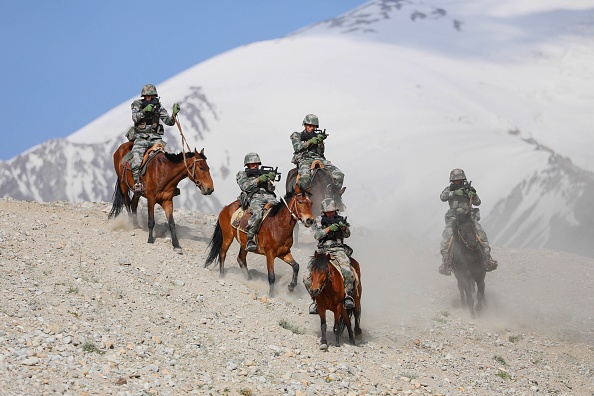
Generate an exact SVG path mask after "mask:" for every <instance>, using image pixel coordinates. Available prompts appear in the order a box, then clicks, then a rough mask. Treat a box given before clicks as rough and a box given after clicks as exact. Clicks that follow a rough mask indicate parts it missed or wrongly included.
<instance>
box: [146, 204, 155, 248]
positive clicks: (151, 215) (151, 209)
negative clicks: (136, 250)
mask: <svg viewBox="0 0 594 396" xmlns="http://www.w3.org/2000/svg"><path fill="white" fill-rule="evenodd" d="M147 201H148V202H147V205H148V232H149V236H148V243H154V242H155V238H154V237H153V228H155V201H154V200H152V199H151V200H147Z"/></svg>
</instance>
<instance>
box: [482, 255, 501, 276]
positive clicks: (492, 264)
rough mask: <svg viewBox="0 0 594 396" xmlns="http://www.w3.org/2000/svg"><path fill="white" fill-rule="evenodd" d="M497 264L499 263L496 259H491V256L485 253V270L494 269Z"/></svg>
mask: <svg viewBox="0 0 594 396" xmlns="http://www.w3.org/2000/svg"><path fill="white" fill-rule="evenodd" d="M498 266H499V263H498V262H497V260H493V257H491V255H490V254H489V255H487V259H486V260H485V269H486V270H487V272H490V271H493V270H496V269H497V267H498Z"/></svg>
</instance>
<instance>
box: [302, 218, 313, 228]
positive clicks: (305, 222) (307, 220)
mask: <svg viewBox="0 0 594 396" xmlns="http://www.w3.org/2000/svg"><path fill="white" fill-rule="evenodd" d="M303 224H305V226H306V227H311V225H312V224H313V220H312V219H311V218H307V219H305V221H304V222H303Z"/></svg>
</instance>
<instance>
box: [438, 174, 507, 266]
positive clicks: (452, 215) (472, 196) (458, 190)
mask: <svg viewBox="0 0 594 396" xmlns="http://www.w3.org/2000/svg"><path fill="white" fill-rule="evenodd" d="M440 199H441V200H442V201H443V202H448V203H449V205H450V209H449V210H448V211H447V212H446V214H445V222H446V227H445V229H444V230H443V233H442V240H441V245H440V250H441V256H442V264H441V266H440V267H439V273H440V274H442V275H451V273H452V270H451V267H450V264H451V255H450V245H451V241H452V235H453V225H454V222H455V221H456V213H461V214H462V213H468V212H469V211H471V212H470V214H471V217H472V220H473V223H474V226H475V228H476V232H477V237H478V240H479V242H480V243H481V245H482V246H483V249H484V251H485V256H486V257H485V269H486V270H487V271H493V270H494V269H496V268H497V266H498V263H497V261H495V260H493V258H492V257H491V246H489V240H488V239H487V234H486V233H485V231H484V230H483V228H482V227H481V225H480V224H479V220H480V219H481V217H480V211H479V209H478V208H472V205H475V206H479V205H480V204H481V199H480V198H479V196H478V195H477V193H476V190H475V189H474V187H472V186H471V183H468V181H467V180H466V175H465V174H464V171H463V170H462V169H458V168H456V169H453V170H452V171H451V172H450V185H449V186H447V187H446V188H445V189H444V190H443V191H442V192H441V195H440Z"/></svg>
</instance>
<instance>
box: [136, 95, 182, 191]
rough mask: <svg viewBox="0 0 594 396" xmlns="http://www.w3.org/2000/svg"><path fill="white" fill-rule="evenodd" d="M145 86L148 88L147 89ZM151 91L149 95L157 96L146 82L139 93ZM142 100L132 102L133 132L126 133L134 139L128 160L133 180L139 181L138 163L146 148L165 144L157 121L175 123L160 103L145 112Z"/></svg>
mask: <svg viewBox="0 0 594 396" xmlns="http://www.w3.org/2000/svg"><path fill="white" fill-rule="evenodd" d="M147 87H148V89H149V90H148V91H147ZM151 88H152V89H154V91H151ZM151 93H154V95H151V96H155V97H156V96H157V90H156V88H155V87H154V86H153V85H150V84H147V85H145V86H144V87H143V90H142V93H141V95H142V96H145V95H149V94H151ZM143 94H145V95H143ZM157 99H158V98H157ZM143 100H144V99H138V100H135V101H134V102H132V121H134V133H133V134H131V135H130V134H129V135H128V139H129V140H130V141H134V146H132V159H131V161H130V167H131V170H132V176H134V182H138V181H139V173H140V165H141V164H142V158H143V156H144V153H145V152H146V150H148V149H149V148H151V147H152V146H153V145H154V144H155V143H162V144H163V146H165V142H164V141H163V140H162V138H161V137H162V136H163V133H164V131H163V127H162V126H161V125H159V121H163V123H165V124H166V125H169V126H172V125H173V124H175V119H174V118H173V117H170V116H169V113H167V110H165V109H164V108H163V107H162V106H161V105H160V104H159V105H158V106H155V111H154V112H151V113H145V112H144V111H143V110H144V108H145V107H146V104H143Z"/></svg>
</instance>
